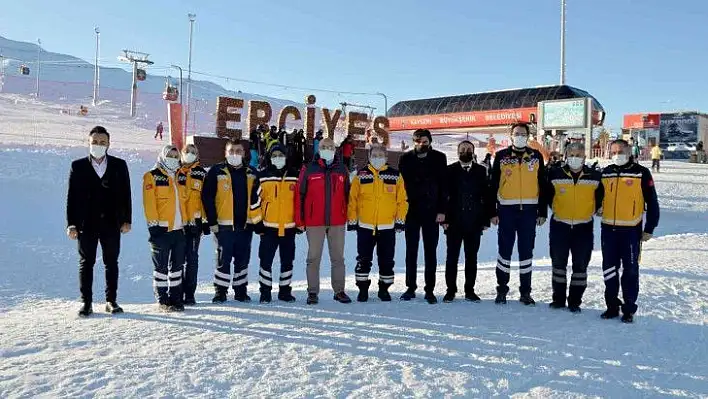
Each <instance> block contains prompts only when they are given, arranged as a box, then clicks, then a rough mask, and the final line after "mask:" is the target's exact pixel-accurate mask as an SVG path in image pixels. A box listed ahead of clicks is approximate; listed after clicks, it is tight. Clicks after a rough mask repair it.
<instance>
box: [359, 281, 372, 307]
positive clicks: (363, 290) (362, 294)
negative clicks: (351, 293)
mask: <svg viewBox="0 0 708 399" xmlns="http://www.w3.org/2000/svg"><path fill="white" fill-rule="evenodd" d="M356 286H357V287H358V288H359V295H357V296H356V301H357V302H367V301H368V300H369V287H370V286H371V280H368V281H357V282H356Z"/></svg>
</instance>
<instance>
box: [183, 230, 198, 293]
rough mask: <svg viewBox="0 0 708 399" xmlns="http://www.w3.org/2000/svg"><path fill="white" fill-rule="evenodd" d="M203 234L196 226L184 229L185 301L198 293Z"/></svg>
mask: <svg viewBox="0 0 708 399" xmlns="http://www.w3.org/2000/svg"><path fill="white" fill-rule="evenodd" d="M201 240H202V232H201V230H200V229H199V228H197V227H196V226H188V227H185V228H184V241H185V246H184V269H183V274H182V287H183V290H184V299H194V293H195V292H196V291H197V275H198V274H199V243H200V242H201Z"/></svg>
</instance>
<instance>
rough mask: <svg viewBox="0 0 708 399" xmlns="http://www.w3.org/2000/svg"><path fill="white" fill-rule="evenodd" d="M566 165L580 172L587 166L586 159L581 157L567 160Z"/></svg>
mask: <svg viewBox="0 0 708 399" xmlns="http://www.w3.org/2000/svg"><path fill="white" fill-rule="evenodd" d="M565 163H567V164H568V166H570V169H572V170H580V169H581V168H582V167H583V165H585V159H583V158H581V157H568V159H566V160H565Z"/></svg>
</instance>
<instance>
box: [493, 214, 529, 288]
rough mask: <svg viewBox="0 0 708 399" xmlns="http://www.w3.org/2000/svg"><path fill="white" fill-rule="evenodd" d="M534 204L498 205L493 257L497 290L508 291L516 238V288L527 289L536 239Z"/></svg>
mask: <svg viewBox="0 0 708 399" xmlns="http://www.w3.org/2000/svg"><path fill="white" fill-rule="evenodd" d="M537 217H538V207H537V206H535V205H524V206H523V208H521V207H519V206H518V205H502V206H500V207H499V230H498V232H499V234H498V246H499V258H497V285H498V287H497V290H498V291H499V292H503V293H507V292H509V274H510V272H511V254H512V252H513V251H514V243H515V242H516V241H517V238H518V246H517V250H518V253H519V280H520V283H521V284H520V287H519V291H520V292H521V294H522V295H523V294H528V293H530V292H531V272H532V270H533V266H532V262H533V248H534V245H535V242H536V218H537Z"/></svg>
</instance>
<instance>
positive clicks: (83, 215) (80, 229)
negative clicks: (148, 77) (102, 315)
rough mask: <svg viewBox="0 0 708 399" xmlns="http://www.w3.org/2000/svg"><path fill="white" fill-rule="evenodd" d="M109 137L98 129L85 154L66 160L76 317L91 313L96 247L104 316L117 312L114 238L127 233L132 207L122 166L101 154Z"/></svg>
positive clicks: (117, 241) (116, 244)
mask: <svg viewBox="0 0 708 399" xmlns="http://www.w3.org/2000/svg"><path fill="white" fill-rule="evenodd" d="M109 146H110V135H109V134H108V132H107V131H106V129H105V128H104V127H102V126H96V127H94V128H93V129H92V130H91V132H90V133H89V156H87V157H84V158H80V159H77V160H75V161H74V162H72V164H71V171H70V172H69V191H68V194H67V199H66V220H67V229H66V232H67V235H68V236H69V238H71V239H72V240H78V244H79V256H80V261H79V289H80V291H81V300H82V302H83V306H82V307H81V309H80V310H79V316H82V317H86V316H89V315H90V314H91V313H93V308H92V306H91V303H92V302H93V291H92V286H93V265H94V264H95V263H96V248H97V247H98V244H99V243H100V244H101V251H102V252H103V263H104V264H105V266H106V312H108V313H122V312H123V309H121V307H120V306H119V305H118V303H117V302H116V297H117V291H118V255H119V253H120V235H121V233H123V234H125V233H128V232H129V231H130V225H131V218H132V206H131V195H130V177H129V175H128V166H127V165H126V163H125V161H123V160H122V159H119V158H116V157H113V156H110V155H106V151H107V150H108V147H109Z"/></svg>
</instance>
